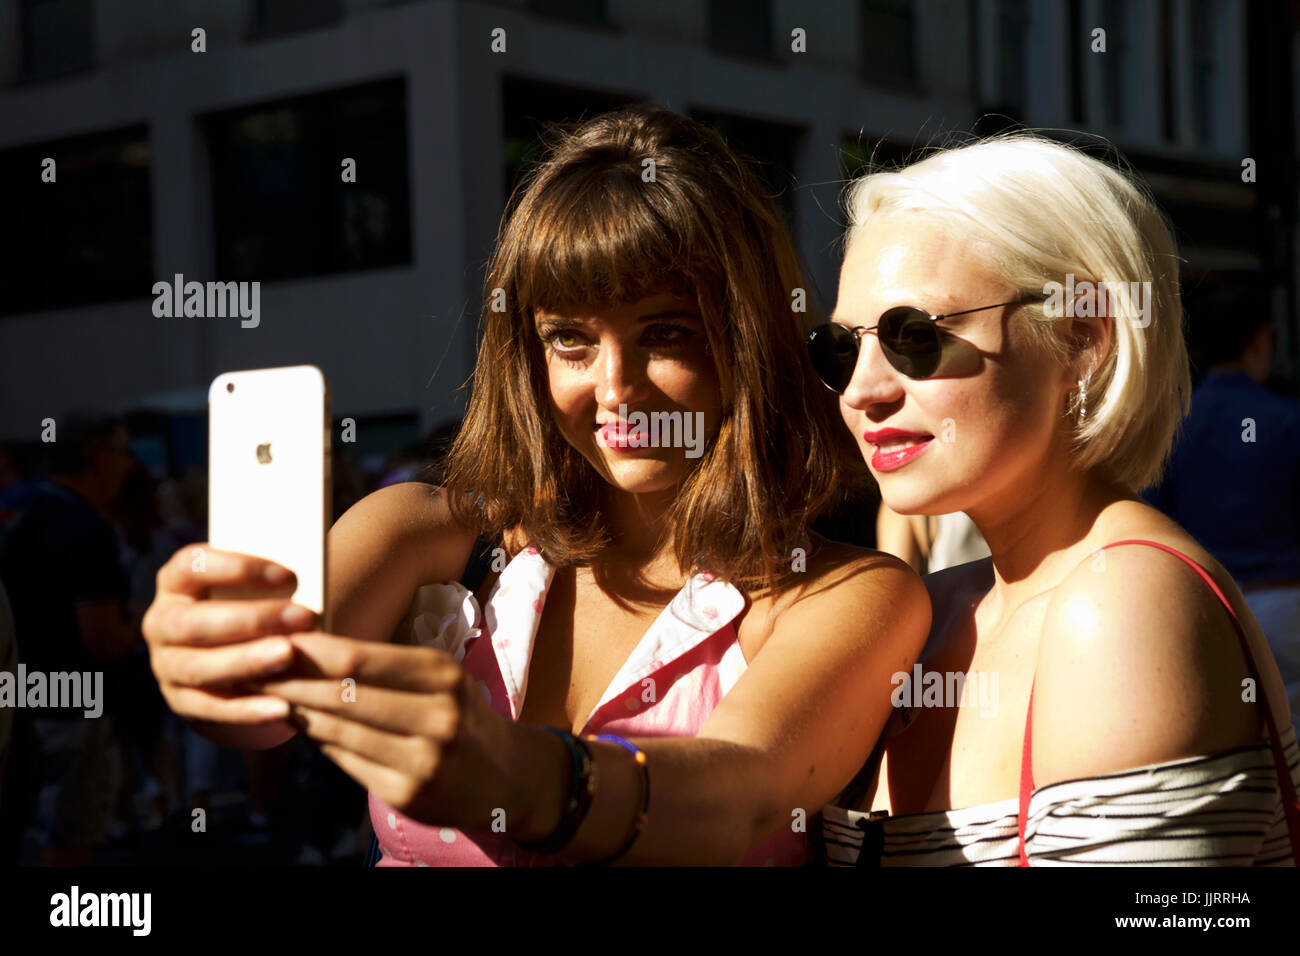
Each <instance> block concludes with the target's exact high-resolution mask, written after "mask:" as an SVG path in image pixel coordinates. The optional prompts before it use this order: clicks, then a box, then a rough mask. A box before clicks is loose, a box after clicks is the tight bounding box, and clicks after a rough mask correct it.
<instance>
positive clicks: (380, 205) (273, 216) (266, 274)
mask: <svg viewBox="0 0 1300 956" xmlns="http://www.w3.org/2000/svg"><path fill="white" fill-rule="evenodd" d="M202 123H203V129H204V132H205V134H206V136H207V142H208V148H209V151H210V155H211V169H212V197H213V224H214V229H215V233H216V237H215V242H216V260H217V261H216V266H217V272H218V275H219V276H220V278H221V279H222V280H223V281H230V280H236V281H238V280H257V281H265V280H270V279H282V278H288V277H291V276H307V275H320V274H324V273H330V272H347V271H352V270H357V269H374V268H380V267H383V266H393V265H401V264H405V263H409V262H410V261H411V226H410V208H409V207H410V189H409V186H408V182H407V155H406V82H405V80H402V79H397V80H385V81H382V82H379V83H373V84H369V85H366V86H358V87H352V88H350V89H346V90H338V91H333V92H329V93H323V94H317V95H313V96H309V97H303V98H300V99H294V100H283V101H280V102H276V103H265V104H261V105H258V106H254V107H250V108H243V109H238V110H230V111H226V112H222V113H215V114H212V115H209V116H207V117H205V118H204V119H203V120H202ZM345 158H350V159H354V160H356V182H343V181H342V172H343V166H342V162H343V160H344V159H345Z"/></svg>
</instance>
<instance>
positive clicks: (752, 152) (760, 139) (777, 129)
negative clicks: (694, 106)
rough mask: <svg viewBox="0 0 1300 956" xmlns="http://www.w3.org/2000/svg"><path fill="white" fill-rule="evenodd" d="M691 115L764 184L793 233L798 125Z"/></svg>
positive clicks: (723, 115) (800, 135) (700, 113)
mask: <svg viewBox="0 0 1300 956" xmlns="http://www.w3.org/2000/svg"><path fill="white" fill-rule="evenodd" d="M691 116H692V117H693V118H695V119H697V120H699V121H700V122H702V123H707V124H708V125H710V126H712V127H713V128H714V129H715V130H717V131H718V132H719V133H720V134H721V135H722V138H723V139H725V140H726V141H727V145H729V146H730V147H731V148H732V149H733V150H735V151H736V152H737V153H739V154H740V155H741V156H743V157H745V158H746V159H747V160H748V161H749V163H750V165H751V166H752V167H753V169H754V171H755V172H757V173H758V174H759V177H760V178H761V179H762V180H763V181H764V182H765V183H767V186H768V188H769V189H770V190H771V195H772V197H773V198H774V199H776V201H777V205H778V206H779V207H780V208H781V209H782V210H783V211H784V212H785V218H786V222H787V224H788V225H789V227H790V232H791V234H794V233H795V221H794V212H795V209H794V191H795V188H796V187H797V185H798V180H797V179H796V178H795V173H794V171H795V168H796V165H797V159H798V154H799V144H800V141H801V139H802V138H803V130H802V129H800V128H799V127H798V126H787V125H785V124H783V123H771V122H767V121H765V120H755V119H749V118H747V117H741V116H732V115H729V114H726V113H710V112H705V111H701V110H692V111H691Z"/></svg>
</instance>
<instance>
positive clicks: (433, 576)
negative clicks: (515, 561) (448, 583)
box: [330, 481, 475, 581]
mask: <svg viewBox="0 0 1300 956" xmlns="http://www.w3.org/2000/svg"><path fill="white" fill-rule="evenodd" d="M474 538H475V532H474V531H473V530H471V529H468V528H464V527H462V526H461V525H459V524H458V523H457V522H456V520H455V519H454V518H453V517H452V514H451V509H450V507H449V506H448V504H447V496H446V493H445V492H444V491H443V489H442V488H439V487H437V486H436V485H429V484H425V483H423V482H416V481H405V482H401V483H399V484H395V485H389V486H388V487H386V488H380V489H379V490H377V491H372V492H371V493H370V494H368V495H366V496H365V497H364V498H362V499H361V500H360V501H358V502H357V503H356V504H354V505H353V506H352V507H351V508H349V509H348V510H347V511H346V512H345V513H344V514H343V516H342V517H340V518H339V519H338V521H337V522H335V524H334V527H333V528H332V529H331V530H330V542H331V549H332V548H333V545H334V542H335V541H336V540H337V541H338V543H339V544H340V546H342V547H343V548H345V549H355V550H360V551H373V550H374V549H376V548H380V547H382V548H386V549H389V550H390V551H394V552H397V553H400V554H401V555H403V557H406V558H409V559H410V560H411V561H412V562H413V563H414V564H415V565H416V566H418V567H419V568H420V573H421V575H422V577H424V578H425V579H427V580H429V581H440V580H447V579H451V580H455V579H457V578H459V577H460V575H461V574H462V573H463V571H464V566H465V562H466V561H467V560H468V558H469V552H470V548H471V547H472V545H473V543H474ZM331 556H332V555H331Z"/></svg>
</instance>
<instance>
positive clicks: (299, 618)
mask: <svg viewBox="0 0 1300 956" xmlns="http://www.w3.org/2000/svg"><path fill="white" fill-rule="evenodd" d="M280 620H281V621H283V622H284V626H285V627H287V628H290V629H292V630H295V631H300V630H302V629H303V628H306V627H311V624H312V622H313V621H314V620H316V615H315V614H314V613H313V612H311V611H309V610H308V609H307V608H305V607H303V606H302V605H300V604H291V605H289V606H288V607H287V608H285V609H284V612H283V613H281V615H280Z"/></svg>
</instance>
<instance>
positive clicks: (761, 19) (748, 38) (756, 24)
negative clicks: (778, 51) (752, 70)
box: [709, 0, 774, 59]
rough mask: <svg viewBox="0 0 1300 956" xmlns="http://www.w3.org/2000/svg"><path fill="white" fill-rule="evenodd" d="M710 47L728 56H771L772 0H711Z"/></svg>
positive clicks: (768, 57)
mask: <svg viewBox="0 0 1300 956" xmlns="http://www.w3.org/2000/svg"><path fill="white" fill-rule="evenodd" d="M709 46H710V47H712V49H713V51H714V52H715V53H723V54H726V55H728V56H744V57H756V58H758V59H771V58H772V56H773V55H774V54H773V51H772V2H771V0H709Z"/></svg>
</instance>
